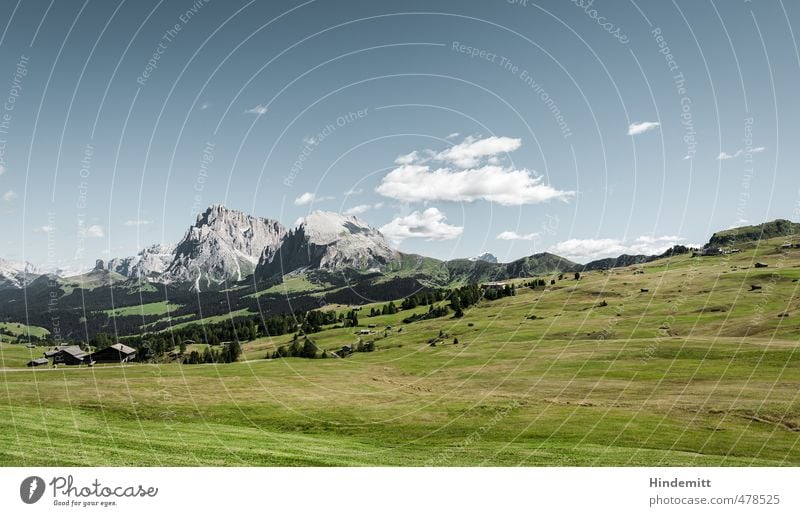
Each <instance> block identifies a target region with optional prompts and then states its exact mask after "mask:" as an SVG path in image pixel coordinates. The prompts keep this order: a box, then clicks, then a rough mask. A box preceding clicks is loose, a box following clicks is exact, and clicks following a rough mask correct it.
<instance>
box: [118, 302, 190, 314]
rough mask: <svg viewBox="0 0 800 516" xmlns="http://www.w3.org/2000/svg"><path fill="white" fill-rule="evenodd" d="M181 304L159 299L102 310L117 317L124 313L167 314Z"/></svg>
mask: <svg viewBox="0 0 800 516" xmlns="http://www.w3.org/2000/svg"><path fill="white" fill-rule="evenodd" d="M180 307H181V305H179V304H176V303H170V302H169V301H159V302H157V303H145V304H142V305H132V306H122V307H117V308H113V309H109V310H103V312H105V313H107V314H108V315H114V316H117V317H120V316H125V315H161V314H164V315H167V314H169V313H170V312H173V311H175V310H177V309H179V308H180Z"/></svg>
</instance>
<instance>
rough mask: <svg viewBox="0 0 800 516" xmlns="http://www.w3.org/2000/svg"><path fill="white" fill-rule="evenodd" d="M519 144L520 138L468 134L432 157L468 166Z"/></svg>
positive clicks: (505, 151)
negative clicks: (459, 141) (484, 136)
mask: <svg viewBox="0 0 800 516" xmlns="http://www.w3.org/2000/svg"><path fill="white" fill-rule="evenodd" d="M521 145H522V140H521V139H519V138H509V137H507V136H490V137H488V138H480V139H478V138H473V137H472V136H468V137H466V138H464V141H463V142H461V143H459V144H458V145H454V146H452V147H450V148H449V149H445V150H443V151H442V152H439V153H437V154H436V155H435V156H434V159H436V160H437V161H444V162H448V163H453V164H454V165H456V166H458V167H461V168H469V167H475V166H477V165H478V162H479V160H480V159H481V158H488V157H490V156H496V155H497V154H504V153H507V152H513V151H515V150H517V149H519V148H520V146H521ZM412 154H413V153H412Z"/></svg>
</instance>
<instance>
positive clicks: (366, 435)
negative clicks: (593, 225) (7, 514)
mask: <svg viewBox="0 0 800 516" xmlns="http://www.w3.org/2000/svg"><path fill="white" fill-rule="evenodd" d="M776 245H777V243H776V242H768V243H762V246H761V247H760V248H758V249H755V248H752V249H751V248H747V249H745V251H744V252H743V253H740V254H736V255H727V256H719V257H703V258H691V257H689V256H688V255H686V256H680V257H677V258H674V259H672V260H671V261H669V262H668V261H666V260H661V261H657V262H652V263H650V264H646V265H643V266H636V267H629V268H622V269H615V270H613V271H610V272H593V273H587V274H585V275H584V276H583V277H582V278H581V280H580V281H575V280H574V279H573V278H572V276H571V275H570V276H569V277H565V279H564V280H562V281H558V282H557V283H556V284H555V285H553V286H548V287H546V288H541V287H540V288H538V289H536V290H531V289H528V288H519V289H518V294H517V295H516V296H514V297H508V298H504V299H501V300H497V301H492V302H488V301H484V302H481V304H479V305H478V306H477V307H473V308H470V309H469V310H467V311H466V315H465V317H463V318H461V319H453V318H450V317H447V318H441V319H433V320H426V321H419V322H416V323H412V324H402V322H401V320H402V318H403V317H407V316H408V315H409V312H408V311H404V312H400V313H398V314H395V315H385V316H377V317H367V316H366V313H368V311H369V306H367V307H365V309H364V311H362V314H363V315H362V316H360V317H359V319H360V322H361V324H362V326H366V325H367V324H375V325H376V326H377V328H376V334H375V335H373V336H371V337H369V339H370V340H371V339H373V338H374V340H375V344H376V347H377V350H376V351H375V352H372V353H356V354H354V355H352V356H351V357H348V358H346V359H327V360H307V359H281V360H265V359H264V357H265V356H266V355H267V353H269V352H270V351H271V350H273V349H274V348H275V347H276V346H278V345H281V344H285V343H287V342H288V341H289V339H290V338H291V336H282V337H280V338H276V339H272V340H271V339H259V340H257V341H253V342H250V343H247V344H245V345H244V351H245V356H244V358H243V360H242V361H241V362H239V363H235V364H227V365H179V364H162V365H140V364H130V365H126V366H107V367H94V368H63V367H62V368H59V369H44V370H27V369H25V368H24V367H22V366H23V364H24V363H25V361H27V360H29V357H30V356H40V355H41V351H42V348H38V349H35V350H29V349H27V348H25V347H24V346H20V345H10V344H2V345H0V360H2V364H0V366H2V367H3V369H2V372H0V374H2V376H0V377H1V378H2V386H0V464H4V465H648V466H650V465H725V466H744V465H778V466H780V465H794V466H798V465H800V349H798V346H800V340H799V339H800V299H799V298H798V293H799V292H798V285H800V283H798V281H797V279H798V277H799V276H800V275H799V274H798V271H800V252H798V251H797V250H792V251H791V252H789V253H786V254H783V253H781V252H779V251H777V250H776ZM755 261H763V262H765V263H767V264H768V265H769V267H768V268H766V269H756V268H754V267H753V263H754V262H755ZM751 285H759V286H761V288H760V289H755V290H753V289H752V288H751ZM643 289H646V291H643ZM421 310H422V308H419V309H418V311H421ZM532 316H535V318H532ZM386 326H391V327H392V328H391V330H388V331H387V336H386V337H384V328H385V327H386ZM400 328H402V331H400ZM440 332H442V333H443V337H442V338H441V339H439V340H438V342H437V343H436V346H431V345H429V344H428V341H429V340H430V339H434V338H437V337H438V335H439V333H440ZM364 338H365V339H367V337H364ZM454 338H457V339H458V344H454V343H453V340H454ZM312 339H313V340H314V341H315V342H316V343H317V345H318V346H319V347H321V348H326V349H330V350H333V349H338V348H339V347H341V346H342V345H343V344H349V343H353V342H355V340H356V339H357V336H356V335H354V330H353V329H352V328H349V329H341V328H340V329H328V330H325V331H323V332H321V333H318V334H314V335H313V336H312Z"/></svg>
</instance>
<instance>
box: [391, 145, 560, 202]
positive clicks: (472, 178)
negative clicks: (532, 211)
mask: <svg viewBox="0 0 800 516" xmlns="http://www.w3.org/2000/svg"><path fill="white" fill-rule="evenodd" d="M520 145H521V140H520V139H519V138H508V137H505V136H491V137H489V138H482V139H476V138H475V137H472V136H468V137H467V138H465V139H464V141H463V142H461V143H459V144H458V145H453V146H451V147H449V148H447V149H445V150H443V151H440V152H434V151H432V150H430V149H426V150H424V151H422V152H419V151H413V152H410V153H408V154H403V155H400V156H398V157H397V158H396V159H395V163H397V164H398V165H399V166H398V167H397V168H395V169H394V170H392V171H391V172H389V173H388V174H387V175H386V176H384V177H383V179H382V180H381V184H380V185H379V186H378V187H377V188H376V189H375V191H376V192H378V193H379V194H381V195H383V196H385V197H390V198H392V199H397V200H400V201H403V202H429V201H453V202H472V201H475V200H479V199H483V200H487V201H492V202H497V203H500V204H503V205H506V206H519V205H522V204H533V203H539V202H544V201H549V200H551V199H560V200H564V201H565V200H567V199H568V198H570V197H572V196H574V195H575V192H571V191H561V190H557V189H555V188H553V187H552V186H550V185H546V184H544V183H543V178H542V177H540V176H538V175H536V174H535V173H534V172H532V171H530V170H528V169H524V168H523V169H515V168H512V167H508V166H503V165H502V164H501V160H500V157H499V156H498V154H501V153H506V152H512V151H514V150H517V149H518V148H519V147H520ZM431 162H442V163H443V165H442V166H438V167H434V166H431V165H429V163H431Z"/></svg>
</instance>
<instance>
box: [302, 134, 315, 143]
mask: <svg viewBox="0 0 800 516" xmlns="http://www.w3.org/2000/svg"><path fill="white" fill-rule="evenodd" d="M303 143H305V144H306V145H316V144H317V140H316V139H315V138H314V137H313V136H306V137H305V138H303Z"/></svg>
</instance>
